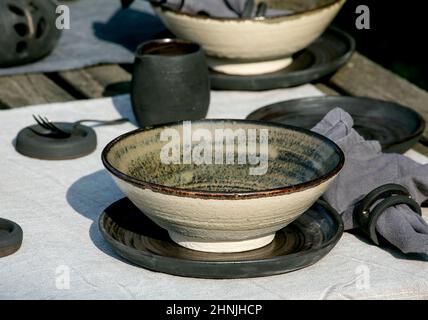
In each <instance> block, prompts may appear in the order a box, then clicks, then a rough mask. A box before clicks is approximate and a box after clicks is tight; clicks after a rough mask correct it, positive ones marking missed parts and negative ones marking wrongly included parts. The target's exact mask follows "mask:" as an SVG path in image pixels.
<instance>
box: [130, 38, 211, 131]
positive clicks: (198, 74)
mask: <svg viewBox="0 0 428 320" xmlns="http://www.w3.org/2000/svg"><path fill="white" fill-rule="evenodd" d="M131 96H132V105H133V110H134V114H135V117H136V119H137V121H138V124H139V125H140V126H147V125H155V124H160V123H167V122H172V121H180V120H197V119H202V118H204V117H205V116H206V115H207V112H208V106H209V102H210V82H209V74H208V67H207V64H206V60H205V55H204V52H203V51H202V49H201V47H200V46H199V45H198V44H196V43H193V42H189V41H185V40H177V39H161V40H154V41H150V42H146V43H143V44H142V45H140V46H139V48H138V50H137V54H136V58H135V65H134V74H133V79H132V90H131Z"/></svg>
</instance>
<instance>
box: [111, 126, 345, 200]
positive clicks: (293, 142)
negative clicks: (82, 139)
mask: <svg viewBox="0 0 428 320" xmlns="http://www.w3.org/2000/svg"><path fill="white" fill-rule="evenodd" d="M182 124H183V123H182V122H179V123H175V124H168V125H160V126H156V127H154V128H151V129H139V130H136V131H133V132H130V133H128V134H125V135H122V136H120V137H118V138H116V139H115V140H113V141H112V142H110V144H108V145H107V147H106V148H105V149H104V152H103V161H104V164H105V165H106V167H107V169H108V170H109V171H110V172H112V173H113V174H114V175H116V176H119V177H120V178H122V179H125V180H128V181H129V182H132V183H134V184H135V183H137V184H142V185H144V184H148V185H157V186H164V187H169V188H175V189H182V190H189V191H198V192H210V193H213V192H214V193H221V194H223V193H224V194H228V193H248V192H260V191H267V190H273V189H284V188H285V189H286V188H289V189H290V191H293V190H297V189H299V188H306V187H310V186H311V185H316V184H319V183H321V182H323V181H325V180H327V179H328V178H330V177H332V176H334V175H335V174H336V173H337V172H338V171H339V170H340V169H341V167H342V165H343V161H344V156H343V153H342V151H341V150H340V149H339V147H338V146H337V145H335V144H334V143H333V142H332V141H330V140H329V139H327V138H325V137H323V136H321V135H318V134H316V133H313V132H310V131H308V130H304V129H298V128H294V127H290V126H284V125H279V124H270V123H266V122H264V123H263V122H257V121H245V120H201V121H195V122H192V123H191V132H192V134H193V135H195V134H196V133H197V132H199V133H201V132H202V133H203V134H204V138H205V139H201V141H204V142H206V146H208V147H207V148H208V149H204V150H203V151H201V142H199V141H195V140H192V141H191V142H189V140H185V139H186V138H185V136H183V125H182ZM170 129H173V130H176V131H175V132H177V133H178V135H179V138H180V139H179V140H178V139H176V137H175V138H174V140H173V139H172V138H171V137H169V138H168V140H167V141H161V134H162V132H164V133H165V132H166V131H165V130H170ZM219 129H220V130H221V129H223V130H224V129H226V130H227V129H231V131H233V132H234V133H238V134H239V133H241V135H239V137H238V136H236V137H235V139H232V140H228V141H225V140H223V144H221V147H222V149H221V148H220V144H218V145H217V146H216V145H215V144H212V143H213V142H214V137H215V134H216V132H218V130H219ZM262 129H263V130H267V131H265V132H267V136H268V138H267V141H268V147H267V150H268V153H267V155H268V157H267V158H266V161H265V160H263V159H259V161H258V162H257V161H256V162H254V158H253V162H251V163H250V159H249V158H250V156H249V153H248V152H247V151H249V150H250V149H247V148H246V146H247V147H248V146H250V145H251V144H252V143H254V144H252V145H253V146H256V153H255V154H256V156H257V155H260V150H261V146H262V148H263V146H266V144H263V143H262V144H260V139H261V138H260V137H261V130H262ZM186 130H187V129H185V130H184V135H188V132H187V131H186ZM201 130H202V131H201ZM238 130H239V131H238ZM251 130H253V132H255V133H256V134H255V135H251V134H250V132H251ZM210 135H211V137H212V138H211V139H210V138H209V136H210ZM243 136H245V137H246V138H247V140H246V143H244V144H242V141H243V140H241V144H240V145H239V146H238V141H239V139H240V138H242V137H243ZM254 136H255V138H254ZM177 137H178V136H177ZM163 140H165V137H164V139H163ZM262 140H263V139H262ZM216 141H218V139H217V140H216ZM167 144H168V148H167V149H168V150H170V151H169V152H168V155H172V149H170V148H169V147H172V148H179V153H178V154H179V163H175V164H166V163H164V162H163V161H162V160H161V154H162V153H161V152H162V150H163V149H164V148H166V146H167ZM183 146H184V147H186V146H187V148H189V149H188V150H190V149H191V150H192V155H193V154H196V155H197V154H198V150H199V151H201V152H199V154H200V155H203V156H205V155H208V156H207V158H204V159H209V158H210V157H209V149H210V148H211V150H212V151H211V159H212V164H206V163H202V164H196V163H194V162H195V161H194V159H195V158H192V163H191V164H185V163H183V162H184V157H183V156H184V153H183V149H184V148H183ZM210 146H211V147H210ZM241 146H244V147H242V148H241V149H240V147H241ZM228 147H230V149H229V150H228ZM198 148H199V149H198ZM207 150H208V151H207ZM219 150H222V152H221V151H219ZM216 152H217V154H222V156H223V160H224V161H223V162H222V163H221V164H216V163H215V156H216ZM252 154H254V152H253V153H252ZM164 155H165V153H164ZM240 156H241V163H239V162H238V159H239V157H240ZM227 157H229V159H232V158H233V163H229V164H227V163H225V161H226V159H227ZM244 158H245V159H246V160H245V163H244V161H243V159H244ZM229 161H230V160H229ZM263 165H265V166H263ZM257 167H258V168H262V169H260V171H259V173H260V172H261V173H262V174H250V169H251V168H257ZM263 168H266V169H263Z"/></svg>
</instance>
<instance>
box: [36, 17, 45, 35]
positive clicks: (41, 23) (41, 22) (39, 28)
mask: <svg viewBox="0 0 428 320" xmlns="http://www.w3.org/2000/svg"><path fill="white" fill-rule="evenodd" d="M45 30H46V20H45V18H41V19H40V20H39V23H37V30H36V38H37V39H39V38H40V37H41V36H42V35H43V34H44V33H45Z"/></svg>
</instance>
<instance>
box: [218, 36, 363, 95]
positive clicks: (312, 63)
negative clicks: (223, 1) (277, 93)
mask: <svg viewBox="0 0 428 320" xmlns="http://www.w3.org/2000/svg"><path fill="white" fill-rule="evenodd" d="M354 50H355V40H354V39H353V38H352V37H351V36H350V35H348V34H347V33H345V32H343V31H340V30H338V29H335V28H330V29H328V30H327V31H326V32H325V33H324V34H323V35H322V36H321V37H320V38H318V39H317V40H315V42H313V43H312V44H311V45H310V46H309V47H307V48H306V49H304V50H302V51H300V52H298V53H296V54H295V55H294V56H293V63H292V64H291V65H289V66H288V67H287V68H284V69H282V70H280V71H277V72H272V73H267V74H262V75H255V76H234V75H227V74H223V73H219V72H215V71H211V88H212V89H218V90H268V89H277V88H287V87H292V86H297V85H300V84H304V83H308V82H311V81H315V80H317V79H319V78H322V77H323V76H326V75H328V74H330V73H332V72H334V71H336V70H337V69H339V68H340V67H341V66H342V65H344V64H345V63H346V62H347V61H348V60H349V58H350V57H351V55H352V53H353V52H354Z"/></svg>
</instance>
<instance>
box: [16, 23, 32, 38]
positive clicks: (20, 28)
mask: <svg viewBox="0 0 428 320" xmlns="http://www.w3.org/2000/svg"><path fill="white" fill-rule="evenodd" d="M13 28H14V29H15V31H16V33H17V34H19V36H21V37H25V36H26V35H27V34H28V27H27V25H26V24H25V23H17V24H15V25H14V26H13Z"/></svg>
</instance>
